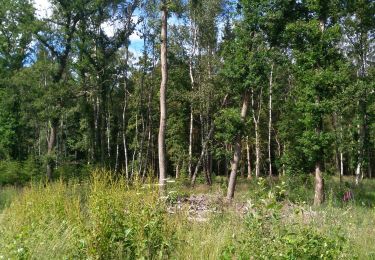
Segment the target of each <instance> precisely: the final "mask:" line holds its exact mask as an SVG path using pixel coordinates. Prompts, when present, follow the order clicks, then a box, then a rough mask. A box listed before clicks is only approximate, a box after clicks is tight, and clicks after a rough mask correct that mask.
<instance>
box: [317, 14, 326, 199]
mask: <svg viewBox="0 0 375 260" xmlns="http://www.w3.org/2000/svg"><path fill="white" fill-rule="evenodd" d="M319 26H320V30H321V31H322V32H323V31H324V28H325V20H324V19H323V18H322V19H321V20H320V21H319ZM315 103H316V105H317V106H319V105H320V96H319V95H318V96H317V97H316V100H315ZM318 120H319V121H318V122H317V127H316V129H315V132H316V135H317V136H318V137H320V135H321V131H322V128H323V118H322V116H321V115H320V116H319V119H318ZM320 150H321V151H320V152H319V154H317V159H316V162H315V195H314V205H320V204H322V203H323V202H324V181H323V174H322V171H321V159H320V157H321V156H322V152H323V151H322V149H320Z"/></svg>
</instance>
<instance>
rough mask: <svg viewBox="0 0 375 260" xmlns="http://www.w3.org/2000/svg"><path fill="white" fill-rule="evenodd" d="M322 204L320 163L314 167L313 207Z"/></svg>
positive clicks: (322, 189) (322, 191) (322, 186)
mask: <svg viewBox="0 0 375 260" xmlns="http://www.w3.org/2000/svg"><path fill="white" fill-rule="evenodd" d="M323 202H324V181H323V176H322V172H321V169H320V162H317V163H316V165H315V196H314V205H316V206H317V205H320V204H322V203H323Z"/></svg>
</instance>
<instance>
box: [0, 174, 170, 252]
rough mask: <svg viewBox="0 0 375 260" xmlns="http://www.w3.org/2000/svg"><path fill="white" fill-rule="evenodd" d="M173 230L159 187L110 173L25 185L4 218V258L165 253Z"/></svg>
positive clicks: (0, 222) (0, 239) (0, 224)
mask: <svg viewBox="0 0 375 260" xmlns="http://www.w3.org/2000/svg"><path fill="white" fill-rule="evenodd" d="M174 240H175V239H174V231H173V228H172V225H171V224H170V222H169V221H168V218H167V217H166V210H165V207H164V204H163V203H161V202H160V201H159V199H158V192H157V191H153V190H151V189H150V188H144V189H142V188H139V189H135V188H132V189H129V188H128V187H127V183H126V181H125V180H124V179H122V178H120V179H118V180H116V181H114V180H113V177H112V176H111V175H110V174H107V173H105V172H96V173H94V175H93V177H92V179H91V180H90V181H87V182H83V183H78V182H76V181H72V182H70V183H64V182H62V181H60V182H56V183H52V184H49V185H47V186H46V187H44V186H43V185H42V184H40V185H36V184H32V185H30V186H29V187H26V188H24V189H23V191H22V192H21V194H20V195H18V196H17V198H15V199H14V200H13V202H12V203H11V205H10V206H9V207H8V208H6V209H4V211H3V213H2V218H1V219H0V244H1V247H0V258H6V259H8V258H12V259H29V258H33V259H56V258H61V257H64V258H66V259H87V258H90V259H134V258H141V257H144V258H146V259H155V258H166V257H167V256H168V255H169V254H170V252H171V250H172V248H173V246H174V244H173V243H171V241H174Z"/></svg>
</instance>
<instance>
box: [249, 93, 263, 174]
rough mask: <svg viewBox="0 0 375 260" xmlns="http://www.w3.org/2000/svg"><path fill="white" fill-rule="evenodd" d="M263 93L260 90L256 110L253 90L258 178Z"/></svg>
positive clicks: (252, 103) (256, 172) (258, 172)
mask: <svg viewBox="0 0 375 260" xmlns="http://www.w3.org/2000/svg"><path fill="white" fill-rule="evenodd" d="M262 91H263V89H261V90H260V94H259V101H258V105H257V109H255V101H254V92H253V90H251V106H252V110H253V121H254V128H255V177H256V178H258V177H259V176H260V138H259V119H260V112H261V109H262ZM256 110H257V111H256Z"/></svg>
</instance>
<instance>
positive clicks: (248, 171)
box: [246, 136, 251, 180]
mask: <svg viewBox="0 0 375 260" xmlns="http://www.w3.org/2000/svg"><path fill="white" fill-rule="evenodd" d="M246 157H247V179H248V180H250V179H251V158H250V144H249V137H248V136H246Z"/></svg>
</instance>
